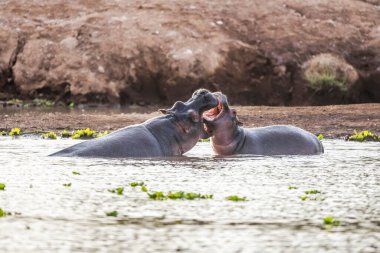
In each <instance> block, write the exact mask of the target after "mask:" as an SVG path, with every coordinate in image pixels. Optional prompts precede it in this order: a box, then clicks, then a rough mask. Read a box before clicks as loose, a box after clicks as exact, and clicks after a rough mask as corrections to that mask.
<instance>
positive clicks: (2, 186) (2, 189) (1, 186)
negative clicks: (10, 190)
mask: <svg viewBox="0 0 380 253" xmlns="http://www.w3.org/2000/svg"><path fill="white" fill-rule="evenodd" d="M5 186H6V185H5V184H3V183H0V191H4V190H5Z"/></svg>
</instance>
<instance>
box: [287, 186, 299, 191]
mask: <svg viewBox="0 0 380 253" xmlns="http://www.w3.org/2000/svg"><path fill="white" fill-rule="evenodd" d="M288 189H289V190H295V189H298V187H297V186H291V185H290V186H288Z"/></svg>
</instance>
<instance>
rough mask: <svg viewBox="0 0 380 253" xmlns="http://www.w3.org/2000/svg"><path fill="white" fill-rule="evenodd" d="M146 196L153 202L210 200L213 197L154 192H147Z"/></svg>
mask: <svg viewBox="0 0 380 253" xmlns="http://www.w3.org/2000/svg"><path fill="white" fill-rule="evenodd" d="M148 196H149V198H150V199H154V200H165V199H172V200H176V199H187V200H194V199H212V198H213V195H202V194H200V193H194V192H183V191H179V192H171V191H169V192H168V193H167V194H166V195H165V194H164V193H163V192H160V191H156V192H148Z"/></svg>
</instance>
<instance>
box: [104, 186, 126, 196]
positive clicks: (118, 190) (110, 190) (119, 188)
mask: <svg viewBox="0 0 380 253" xmlns="http://www.w3.org/2000/svg"><path fill="white" fill-rule="evenodd" d="M108 191H109V192H112V193H117V195H123V192H124V187H118V188H116V189H108Z"/></svg>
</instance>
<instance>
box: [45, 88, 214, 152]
mask: <svg viewBox="0 0 380 253" xmlns="http://www.w3.org/2000/svg"><path fill="white" fill-rule="evenodd" d="M217 104H218V100H217V99H216V97H215V96H213V95H212V93H210V92H209V91H208V90H205V89H201V90H197V91H195V92H194V93H193V95H192V97H191V98H190V99H189V100H188V101H187V102H181V101H178V102H176V103H175V104H174V105H173V107H172V108H170V109H167V110H164V109H162V110H160V111H161V112H162V113H163V114H165V116H160V117H156V118H153V119H150V120H147V121H146V122H144V123H142V124H138V125H132V126H128V127H126V128H122V129H119V130H117V131H115V132H113V133H111V134H108V135H105V136H103V137H100V138H97V139H92V140H88V141H84V142H82V143H79V144H76V145H73V146H71V147H68V148H66V149H63V150H61V151H58V152H56V153H54V154H52V155H51V156H83V157H157V156H178V155H182V154H183V153H185V152H187V151H189V150H190V149H191V148H193V147H194V146H195V144H196V143H197V141H198V140H199V139H200V138H201V137H202V136H203V135H204V127H203V122H202V113H203V112H204V111H206V110H208V109H210V108H213V107H215V106H217Z"/></svg>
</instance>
